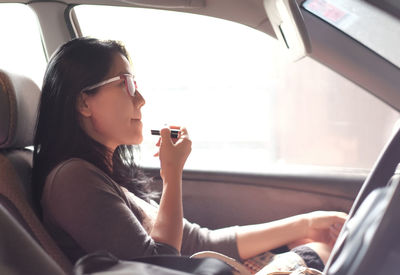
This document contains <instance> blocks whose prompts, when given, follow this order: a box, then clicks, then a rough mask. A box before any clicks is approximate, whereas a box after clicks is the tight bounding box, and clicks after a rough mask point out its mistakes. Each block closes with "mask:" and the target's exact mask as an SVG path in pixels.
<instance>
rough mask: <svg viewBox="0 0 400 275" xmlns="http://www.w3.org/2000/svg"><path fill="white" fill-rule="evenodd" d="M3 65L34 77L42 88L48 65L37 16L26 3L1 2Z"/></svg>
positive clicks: (0, 53) (1, 65)
mask: <svg viewBox="0 0 400 275" xmlns="http://www.w3.org/2000/svg"><path fill="white" fill-rule="evenodd" d="M0 26H1V28H0V37H1V44H0V68H1V69H4V70H7V71H11V72H15V73H18V74H22V75H25V76H28V77H30V78H31V79H32V80H33V81H35V82H36V84H37V85H38V86H39V87H40V86H41V85H42V79H43V73H44V70H45V68H46V57H45V54H44V50H43V46H42V42H41V36H40V30H39V25H38V21H37V18H36V15H35V14H34V12H33V11H32V10H31V9H30V8H29V7H28V6H27V5H24V4H0Z"/></svg>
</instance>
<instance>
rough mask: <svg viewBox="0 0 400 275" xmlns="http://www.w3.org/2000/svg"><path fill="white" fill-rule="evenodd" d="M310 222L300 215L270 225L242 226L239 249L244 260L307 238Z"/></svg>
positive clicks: (239, 230) (238, 233) (240, 228)
mask: <svg viewBox="0 0 400 275" xmlns="http://www.w3.org/2000/svg"><path fill="white" fill-rule="evenodd" d="M307 230H308V221H307V219H306V218H305V217H304V216H303V215H298V216H294V217H290V218H286V219H282V220H278V221H273V222H269V223H263V224H256V225H247V226H241V227H239V228H238V231H237V247H238V252H239V255H240V257H241V258H242V259H248V258H251V257H253V256H256V255H258V254H260V253H262V252H265V251H268V250H271V249H274V248H277V247H280V246H282V245H285V244H288V243H290V242H293V241H295V240H298V239H302V238H305V237H306V236H307Z"/></svg>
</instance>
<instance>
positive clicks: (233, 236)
mask: <svg viewBox="0 0 400 275" xmlns="http://www.w3.org/2000/svg"><path fill="white" fill-rule="evenodd" d="M144 104H145V100H144V98H143V97H142V95H141V94H140V92H139V91H138V89H137V87H136V82H135V81H134V77H133V74H132V67H131V63H130V59H129V56H128V53H127V52H126V50H125V48H124V47H123V46H122V45H121V44H119V43H117V42H115V41H99V40H97V39H92V38H79V39H75V40H72V41H70V42H68V43H66V44H65V45H63V46H62V47H60V48H59V49H58V50H57V52H56V53H55V54H54V55H53V56H52V58H51V60H50V62H49V64H48V67H47V70H46V73H45V77H44V82H43V88H42V96H41V101H40V107H39V115H38V123H37V129H36V135H35V141H34V145H35V149H34V168H33V187H34V196H35V203H36V205H37V207H38V209H39V212H40V214H41V216H42V219H43V222H44V224H45V226H46V227H47V228H48V230H49V232H50V233H51V234H52V235H53V237H54V239H55V240H56V241H57V242H58V244H59V245H60V247H61V248H62V250H63V251H64V252H65V253H66V254H67V256H68V257H69V258H70V259H71V261H73V262H75V261H76V260H77V259H78V258H79V257H81V256H83V255H85V254H87V253H89V252H93V251H96V250H108V251H110V252H111V253H113V254H114V255H116V256H118V257H119V258H121V259H126V260H129V259H133V258H136V257H141V256H146V255H154V254H179V253H181V254H184V255H190V254H193V253H195V252H198V251H203V250H213V251H217V252H220V253H223V254H226V255H228V256H231V257H233V258H236V259H239V260H244V259H248V258H250V257H253V256H255V255H258V254H260V253H262V252H265V251H268V250H270V249H273V248H277V247H280V246H283V245H286V244H292V245H293V244H295V243H303V242H306V239H307V242H308V241H314V243H310V244H307V246H302V247H301V249H299V248H297V250H295V251H296V252H297V253H298V254H299V255H302V253H303V252H304V251H306V254H310V253H311V254H312V257H313V260H317V261H319V262H321V258H322V260H323V261H325V260H326V259H327V257H328V255H329V251H330V248H331V245H332V243H333V242H334V241H335V240H336V237H337V235H338V232H339V230H340V228H341V226H342V225H343V223H344V221H345V217H346V215H345V214H343V213H338V212H314V213H309V214H304V215H299V216H295V217H291V218H287V219H284V220H279V221H275V222H271V223H265V224H259V225H250V226H242V227H238V226H237V227H230V228H224V229H220V230H214V231H211V230H208V229H205V228H200V227H199V226H198V225H196V224H192V223H190V222H188V221H186V220H185V219H184V218H183V211H182V170H183V167H184V164H185V161H186V159H187V157H188V156H189V154H190V151H191V141H190V139H189V137H188V132H187V130H186V129H185V128H179V127H172V128H175V129H179V130H180V133H179V136H178V138H177V139H171V137H170V129H168V128H164V129H162V130H161V137H160V140H159V142H158V143H157V146H159V151H158V153H157V154H156V155H157V156H158V157H159V159H160V166H161V170H160V175H161V178H162V181H163V190H162V194H161V199H160V203H159V205H157V204H156V203H155V202H154V201H153V200H152V199H153V198H154V196H152V193H151V192H150V191H149V188H148V183H149V179H148V178H146V177H145V176H144V174H143V173H142V171H141V170H140V169H138V167H137V166H136V165H135V163H134V159H133V153H134V146H132V145H138V144H140V143H141V141H142V139H143V137H142V122H141V112H140V109H141V107H142V106H143V105H144ZM316 242H319V243H316ZM316 252H317V253H318V254H319V256H318V255H317V253H316ZM302 256H303V255H302ZM320 257H321V258H320ZM321 265H322V267H323V264H322V262H321ZM322 267H320V268H322Z"/></svg>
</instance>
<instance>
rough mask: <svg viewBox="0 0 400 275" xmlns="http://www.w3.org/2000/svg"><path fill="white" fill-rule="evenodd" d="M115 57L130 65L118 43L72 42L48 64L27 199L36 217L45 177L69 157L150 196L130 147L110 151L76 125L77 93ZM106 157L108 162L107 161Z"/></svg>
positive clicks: (95, 79)
mask: <svg viewBox="0 0 400 275" xmlns="http://www.w3.org/2000/svg"><path fill="white" fill-rule="evenodd" d="M115 53H120V54H122V55H123V56H125V57H126V58H127V59H128V60H130V58H129V55H128V52H127V51H126V49H125V47H124V46H123V45H122V44H121V43H120V42H117V41H112V40H107V41H101V40H98V39H94V38H77V39H74V40H71V41H69V42H67V43H66V44H64V45H63V46H61V47H60V48H59V49H58V50H57V51H56V52H55V53H54V55H53V56H52V57H51V59H50V62H49V64H48V66H47V69H46V72H45V76H44V80H43V87H42V94H41V98H40V105H39V111H38V119H37V125H36V132H35V138H34V151H33V172H32V187H33V200H34V204H35V207H36V208H37V211H38V214H39V216H41V205H40V200H41V197H42V192H43V187H44V184H45V180H46V177H47V175H48V174H49V173H50V171H51V170H52V169H53V168H54V167H55V166H56V165H57V164H59V163H60V162H62V161H64V160H67V159H70V158H81V159H84V160H86V161H88V162H90V163H92V164H94V165H95V166H96V167H98V168H99V169H101V170H102V171H103V172H105V173H106V174H107V175H109V176H110V177H111V178H112V179H113V180H114V181H116V182H117V183H118V184H120V185H122V186H124V187H126V188H127V189H128V190H129V191H131V192H133V193H134V194H135V195H137V196H139V197H140V198H142V199H145V200H146V201H148V200H149V199H151V198H153V197H154V193H152V192H150V189H149V184H150V179H149V178H147V177H146V176H145V175H144V173H143V171H142V170H141V169H139V168H138V166H137V165H136V164H135V161H134V151H135V147H134V146H132V145H120V146H119V147H118V148H117V149H116V150H115V151H114V152H110V151H109V149H108V148H106V147H105V146H104V145H103V144H101V143H99V142H97V141H95V140H94V139H92V138H91V137H90V136H89V135H87V134H86V133H85V131H83V130H82V128H81V126H80V123H79V117H78V111H77V107H76V106H77V100H78V97H79V95H80V93H81V91H82V90H83V89H84V88H85V87H88V86H91V85H93V84H95V83H98V82H100V81H102V80H104V78H105V77H106V75H107V74H108V73H109V69H110V68H111V65H112V62H113V56H114V55H115ZM95 92H96V90H94V91H91V93H95ZM111 153H113V157H112V160H111V161H112V163H110V158H109V157H107V156H109V155H110V154H111Z"/></svg>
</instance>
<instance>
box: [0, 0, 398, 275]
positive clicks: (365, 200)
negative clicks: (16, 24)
mask: <svg viewBox="0 0 400 275" xmlns="http://www.w3.org/2000/svg"><path fill="white" fill-rule="evenodd" d="M369 1H370V2H373V4H376V5H377V6H379V7H382V8H383V9H388V8H390V9H392V11H393V10H394V12H392V13H393V14H394V15H397V16H399V14H398V10H399V5H398V4H397V3H394V4H393V1H392V2H389V1H382V3H380V2H379V1H375V0H369ZM32 2H37V5H39V4H40V5H41V4H44V5H43V6H41V7H40V8H44V7H45V3H42V2H41V1H32ZM72 2H74V1H71V3H72ZM76 2H78V1H76ZM98 2H99V3H100V2H101V1H98ZM142 2H143V1H142ZM155 2H158V1H155ZM225 2H227V1H225ZM236 2H237V3H238V4H237V5H240V4H242V3H243V2H242V1H236ZM107 3H109V1H103V4H107ZM125 3H126V4H129V3H132V5H134V4H135V2H134V1H125ZM200 3H202V2H201V1H200ZM239 3H240V4H239ZM257 7H258V6H255V9H256V8H257ZM37 8H38V9H39V6H38V7H37ZM190 9H191V8H188V9H187V10H188V11H190ZM194 9H195V8H194ZM198 13H201V12H198ZM203 13H209V14H211V15H212V14H213V11H212V8H210V10H208V11H206V12H203ZM263 13H264V12H263ZM249 14H250V13H249ZM256 14H258V15H259V17H258V18H257V20H254V18H253V21H252V22H251V23H249V24H253V25H254V26H253V27H256V28H258V29H262V30H263V31H264V32H269V33H270V34H272V28H271V26H270V25H269V24H268V22H267V21H266V20H265V16H261V15H260V11H257V12H256ZM264 15H265V14H264ZM235 16H237V15H235V13H234V12H232V14H227V15H225V17H226V18H227V19H234V18H235ZM305 17H306V27H307V29H308V30H309V31H310V34H311V35H310V39H311V42H312V43H316V44H317V43H318V44H324V43H325V44H326V43H329V41H321V40H320V39H321V36H316V35H313V33H314V31H315V33H317V32H320V31H321V29H315V25H313V24H311V23H307V21H308V22H311V21H313V20H316V19H315V17H312V16H310V15H306V16H305ZM255 22H257V23H255ZM41 24H42V26H43V24H45V22H41ZM324 27H325V28H326V26H324ZM324 27H322V28H324ZM313 28H314V29H313ZM328 28H329V27H328ZM65 31H66V32H67V30H65ZM328 31H329V30H328ZM332 33H333V32H332ZM341 35H343V34H340V35H338V39H344V38H340V37H339V36H341ZM57 39H58V40H60V39H61V38H57ZM57 39H55V40H54V41H58V40H57ZM49 41H51V39H50V38H49ZM51 43H53V42H51ZM350 43H354V44H357V43H356V42H354V41H351V42H350ZM54 44H56V43H55V42H54ZM344 44H345V43H344ZM55 48H56V46H55V45H51V46H48V49H55ZM347 49H350V51H351V53H354V56H352V57H350V58H354V62H357V61H355V60H356V59H357V60H358V59H359V56H357V54H360V53H359V52H358V50H359V47H356V46H354V45H347ZM49 51H51V50H49ZM363 51H365V52H366V51H368V49H364V50H363ZM365 52H363V53H361V54H364V53H365ZM361 54H360V55H361ZM311 56H312V57H314V58H316V59H318V60H322V61H323V63H329V64H331V65H330V67H332V68H334V69H338V70H342V69H343V68H342V67H343V66H348V65H349V64H348V63H343V64H338V63H339V61H337V62H336V63H335V62H334V61H332V60H326V58H332V57H327V55H325V53H322V52H318V51H316V52H312V53H311ZM371 58H372V59H371V60H373V61H374V60H375V61H377V63H375V64H377V65H376V67H375V68H373V69H371V72H370V73H371V74H373V73H374V72H375V71H374V70H376V71H378V70H381V71H382V70H383V71H385V70H386V68H387V67H388V66H389V67H390V66H392V65H390V64H387V62H382V60H381V59H379V57H378V56H376V57H371ZM332 64H333V65H332ZM368 65H370V64H368ZM335 66H336V67H335ZM6 69H7V68H0V227H1V232H2V233H1V235H0V236H1V237H0V239H1V243H2V244H1V245H0V251H1V254H2V255H6V254H7V255H8V256H7V257H5V256H2V257H1V258H0V268H2V269H3V270H1V271H4V272H5V273H9V274H28V273H32V272H33V273H36V274H40V273H41V274H67V273H70V272H71V269H72V266H71V263H70V262H69V261H68V260H67V258H66V257H65V255H64V254H63V253H62V252H61V251H60V250H59V248H58V247H57V245H56V244H55V242H54V241H53V240H52V238H51V237H50V236H49V234H48V233H47V232H46V230H45V229H44V227H43V226H42V225H41V222H40V221H39V219H38V218H37V217H36V215H35V210H34V207H33V205H32V198H31V193H30V188H29V184H30V180H29V178H30V176H29V175H30V170H31V167H32V152H31V151H30V150H28V149H25V147H26V146H30V145H32V144H33V131H34V125H35V118H36V113H35V112H36V105H37V103H38V101H39V95H40V91H39V88H38V87H37V86H36V84H35V83H34V82H33V81H32V80H30V79H29V78H26V77H22V76H19V75H16V74H14V73H10V72H8V71H7V70H6ZM342 71H344V72H345V73H344V75H345V76H346V74H347V76H348V77H349V78H352V79H354V78H355V79H357V76H356V75H355V73H354V71H355V70H352V69H351V66H350V68H349V69H347V71H346V70H342ZM371 77H372V76H371ZM387 77H388V78H387V80H388V81H387V83H384V81H385V79H384V78H383V79H378V80H377V79H374V78H372V79H371V80H361V79H360V83H361V82H362V83H363V86H367V89H368V88H370V89H371V90H372V86H368V85H375V84H374V83H372V82H371V81H374V80H377V81H381V82H382V83H381V84H382V85H383V86H385V87H386V88H387V89H386V90H387V91H390V92H388V93H387V94H380V95H379V97H380V98H382V99H383V100H385V101H386V102H389V103H391V104H392V105H395V107H396V109H397V110H399V109H400V108H399V107H400V103H393V102H400V95H399V93H398V87H399V86H400V85H399V86H397V87H395V86H396V85H394V84H393V83H398V81H400V80H399V79H400V78H399V77H398V72H397V74H393V73H390V74H389V75H388V76H387ZM395 78H396V79H395ZM390 85H392V86H390ZM396 91H397V93H396ZM399 163H400V127H399V128H398V129H397V130H396V132H395V133H394V135H393V136H392V138H391V140H390V142H389V143H388V144H387V146H386V147H385V148H384V150H383V151H382V153H381V155H380V157H379V159H378V161H377V162H376V164H375V166H374V167H373V169H372V170H371V172H370V174H369V176H368V178H367V179H366V181H365V182H364V184H363V186H362V189H361V191H360V192H359V193H358V195H357V198H356V200H355V202H354V204H353V206H352V209H351V211H350V218H351V219H350V221H352V220H353V221H354V222H348V223H347V224H346V226H345V227H344V230H342V233H341V235H340V237H339V241H338V242H337V243H336V245H335V248H334V252H333V255H332V257H331V258H330V261H329V263H328V264H327V266H326V269H325V273H326V274H330V275H339V274H354V275H358V274H360V275H361V274H389V273H391V272H394V270H393V269H391V268H392V267H393V266H395V263H396V262H398V260H399V255H400V247H399V244H398V242H393V241H392V242H390V241H388V239H389V237H390V238H392V239H393V238H396V237H397V236H396V235H395V234H394V232H398V231H399V230H400V222H399V221H400V219H399V217H400V216H399V212H398V211H396V210H397V209H398V207H399V206H400V205H399V204H400V200H399V192H400V184H399V180H400V176H399V174H398V171H397V168H398V164H399ZM377 206H379V207H377ZM375 207H376V208H375ZM376 209H377V210H379V211H377V210H376ZM353 218H354V219H353ZM388 232H389V233H388ZM365 234H369V236H371V238H370V239H366V238H361V237H362V236H364V235H365ZM360 236H361V237H360ZM396 240H397V239H396ZM382 243H384V244H385V245H384V246H382V247H381V249H377V246H379V244H382ZM359 251H362V253H357V252H359ZM371 263H373V266H374V268H371ZM5 268H8V270H7V269H5Z"/></svg>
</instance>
